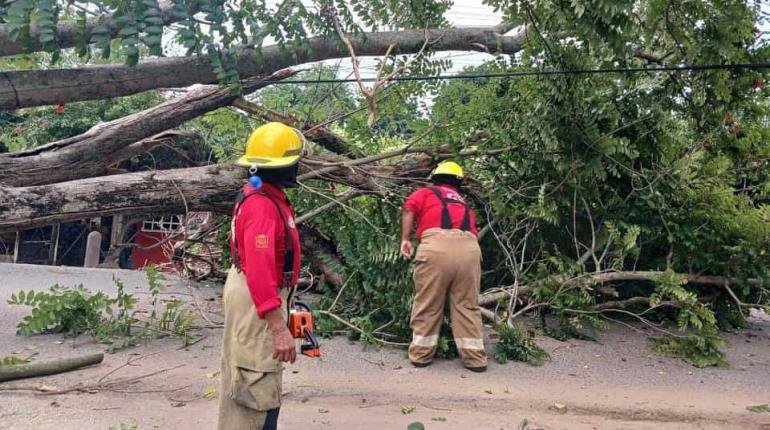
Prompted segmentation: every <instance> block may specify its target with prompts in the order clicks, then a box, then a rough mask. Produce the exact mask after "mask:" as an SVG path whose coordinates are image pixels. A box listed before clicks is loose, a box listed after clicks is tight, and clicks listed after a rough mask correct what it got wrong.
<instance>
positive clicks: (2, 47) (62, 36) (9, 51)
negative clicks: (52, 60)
mask: <svg viewBox="0 0 770 430" xmlns="http://www.w3.org/2000/svg"><path fill="white" fill-rule="evenodd" d="M159 6H160V14H161V18H162V19H163V24H164V25H169V24H172V23H175V22H179V21H182V20H183V19H184V18H185V16H184V15H181V14H178V13H176V12H174V10H173V9H174V5H173V3H170V2H161V3H160V4H159ZM99 24H104V25H105V26H106V27H107V28H109V30H110V36H111V37H112V38H116V37H118V31H119V30H120V29H119V28H118V26H117V24H116V23H115V21H114V20H113V19H112V18H111V17H109V16H104V17H99V18H89V19H87V20H86V26H85V38H86V40H90V39H91V33H92V32H93V30H94V28H96V26H98V25H99ZM77 28H78V24H77V22H75V21H63V22H60V23H59V24H58V25H57V34H58V36H57V41H56V42H57V44H58V45H59V48H61V49H65V48H72V47H73V46H76V45H77V40H78V30H77ZM29 33H30V34H29V36H30V45H31V46H29V47H24V46H22V44H21V43H19V42H17V41H15V40H13V38H11V35H10V29H9V28H8V24H0V57H5V56H8V55H16V54H23V53H27V52H37V51H41V50H42V49H43V47H42V46H40V41H39V40H38V39H39V37H40V36H39V34H38V29H37V26H32V27H31V28H30V31H29Z"/></svg>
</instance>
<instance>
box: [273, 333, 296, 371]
mask: <svg viewBox="0 0 770 430" xmlns="http://www.w3.org/2000/svg"><path fill="white" fill-rule="evenodd" d="M271 333H272V334H273V346H274V348H275V352H273V358H275V359H276V360H280V361H283V362H285V363H294V361H295V360H296V359H297V346H296V345H295V344H294V337H292V335H291V333H289V329H288V328H287V327H286V326H284V327H283V328H282V329H278V330H271Z"/></svg>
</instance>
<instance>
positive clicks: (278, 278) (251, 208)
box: [230, 182, 301, 318]
mask: <svg viewBox="0 0 770 430" xmlns="http://www.w3.org/2000/svg"><path fill="white" fill-rule="evenodd" d="M243 193H244V194H245V195H247V196H248V195H250V194H255V195H253V196H250V197H248V198H246V199H245V200H243V202H242V203H241V205H240V207H238V206H237V205H236V207H235V208H233V210H234V213H233V226H234V228H233V232H232V233H233V235H235V237H236V239H237V241H236V242H237V243H238V257H239V258H240V263H241V270H242V271H243V273H244V274H245V275H246V283H247V284H248V286H249V293H251V298H252V300H253V301H254V306H255V307H256V309H257V313H258V314H259V317H260V318H264V317H265V314H266V313H267V312H269V311H271V310H273V309H275V308H278V307H280V306H281V298H280V296H279V290H280V288H282V287H286V288H289V287H291V286H294V285H296V283H297V279H298V277H299V267H300V260H301V256H300V242H299V232H298V231H297V228H296V227H295V225H294V211H293V210H292V208H291V205H290V204H289V200H288V199H287V198H286V194H284V192H283V190H282V189H281V188H279V187H277V186H274V185H272V184H269V183H267V182H265V183H263V184H262V188H261V189H260V190H259V191H257V190H256V189H254V188H253V187H252V186H251V185H249V184H246V185H245V186H244V188H243ZM261 193H264V194H267V195H269V196H270V197H272V199H273V200H274V201H275V202H276V203H278V206H279V207H280V208H281V209H280V210H281V211H282V212H283V213H284V215H285V218H286V225H284V222H283V220H282V218H281V216H280V214H279V213H278V208H276V205H275V204H274V203H273V202H272V201H270V198H268V197H267V196H265V195H261ZM236 211H237V212H236ZM284 228H288V229H289V236H290V237H291V240H292V242H293V243H294V261H293V264H292V279H291V285H283V283H284V282H283V266H284V257H285V254H286V233H285V231H284ZM230 247H231V249H233V248H234V243H233V237H232V236H231V237H230ZM233 255H235V253H233Z"/></svg>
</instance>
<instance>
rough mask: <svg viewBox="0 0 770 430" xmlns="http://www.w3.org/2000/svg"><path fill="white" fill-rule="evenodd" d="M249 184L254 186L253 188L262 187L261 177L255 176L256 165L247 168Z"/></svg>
mask: <svg viewBox="0 0 770 430" xmlns="http://www.w3.org/2000/svg"><path fill="white" fill-rule="evenodd" d="M249 173H250V175H249V185H251V186H252V187H254V189H255V190H258V189H260V188H262V178H260V177H259V176H257V166H255V165H252V166H251V168H250V169H249Z"/></svg>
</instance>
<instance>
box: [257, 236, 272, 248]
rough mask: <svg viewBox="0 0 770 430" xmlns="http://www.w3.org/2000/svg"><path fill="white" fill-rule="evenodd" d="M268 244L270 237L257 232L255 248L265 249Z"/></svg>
mask: <svg viewBox="0 0 770 430" xmlns="http://www.w3.org/2000/svg"><path fill="white" fill-rule="evenodd" d="M269 245H270V238H268V237H267V235H266V234H258V235H257V239H256V247H257V249H266V248H267V247H268V246H269Z"/></svg>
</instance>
